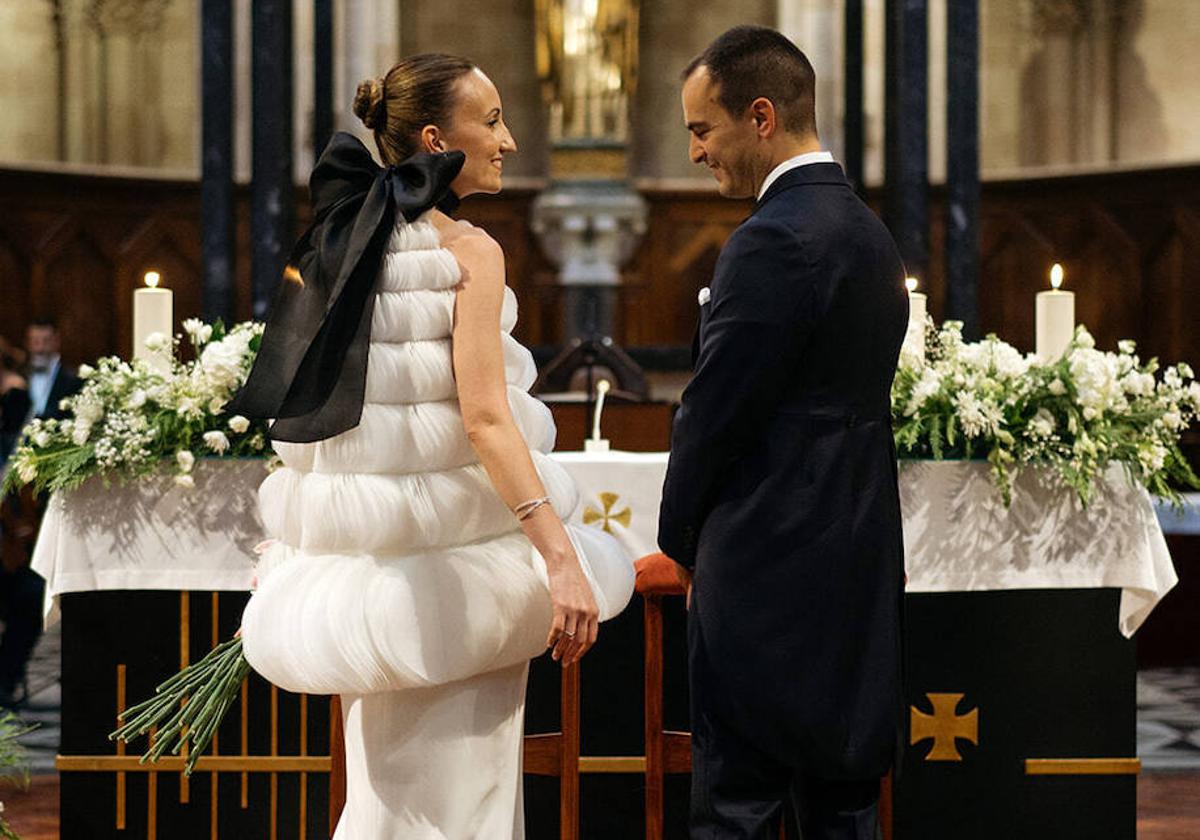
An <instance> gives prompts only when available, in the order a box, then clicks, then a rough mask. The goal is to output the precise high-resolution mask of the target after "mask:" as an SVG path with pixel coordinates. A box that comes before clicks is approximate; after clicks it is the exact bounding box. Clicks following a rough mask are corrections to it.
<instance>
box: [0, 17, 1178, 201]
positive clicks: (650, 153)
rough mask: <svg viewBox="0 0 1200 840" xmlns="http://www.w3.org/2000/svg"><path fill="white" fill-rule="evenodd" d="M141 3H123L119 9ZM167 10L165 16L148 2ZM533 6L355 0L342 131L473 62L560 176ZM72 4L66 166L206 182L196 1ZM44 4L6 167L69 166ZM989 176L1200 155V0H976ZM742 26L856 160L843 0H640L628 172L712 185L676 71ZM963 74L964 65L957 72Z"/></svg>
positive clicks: (305, 80) (940, 33)
mask: <svg viewBox="0 0 1200 840" xmlns="http://www.w3.org/2000/svg"><path fill="white" fill-rule="evenodd" d="M946 3H947V0H929V15H930V24H929V50H930V69H929V80H930V100H929V123H930V143H929V147H930V173H931V177H932V178H933V180H934V181H938V180H940V179H941V178H942V175H943V173H944V171H945V151H944V135H945V107H946V103H945V93H944V91H945V80H946V74H947V72H948V69H947V67H946V64H945V13H946ZM864 4H865V27H866V55H867V59H866V62H867V64H866V67H865V87H866V102H865V108H866V117H867V121H866V142H867V149H866V170H867V180H868V182H869V183H872V184H877V183H879V182H880V181H881V180H882V177H883V169H882V158H883V110H884V109H883V40H884V38H883V22H884V8H885V0H864ZM133 5H136V0H111V2H110V3H109V7H110V8H117V7H121V6H126V7H131V6H133ZM150 5H151V6H153V7H157V4H150ZM234 6H235V9H236V12H235V17H236V33H237V35H236V43H235V64H236V67H237V73H238V79H237V83H236V95H235V100H236V106H235V107H236V114H237V126H236V132H235V134H236V143H235V148H236V154H235V158H236V164H237V165H236V171H237V174H238V178H239V180H242V181H245V180H248V179H249V175H250V172H249V159H250V115H251V108H250V96H249V94H250V83H249V82H250V79H249V75H250V55H251V44H250V7H251V4H250V2H248V0H247V2H238V3H235V4H234ZM533 6H534V3H533V0H496V2H490V3H487V4H479V3H475V2H467V0H353V2H351V0H343V2H338V3H336V19H335V32H334V64H335V67H334V72H335V104H334V116H335V125H336V126H337V127H338V128H339V129H343V130H352V131H356V132H357V133H359V134H360V135H361V136H363V137H364V139H367V140H369V137H367V136H366V132H365V131H363V130H362V128H361V125H360V124H359V123H358V122H357V120H356V119H355V118H354V117H353V115H352V114H351V113H350V111H349V103H350V100H351V98H352V96H353V92H354V86H355V84H356V83H357V82H358V81H359V80H360V79H361V78H364V77H367V76H370V75H378V74H381V73H383V72H384V71H385V70H386V69H387V68H388V67H390V66H391V64H392V62H394V61H395V60H396V58H398V57H399V56H400V55H402V54H407V53H412V52H415V51H425V50H441V51H448V52H458V53H462V54H465V55H468V56H470V57H472V58H474V59H475V60H476V61H478V62H479V64H480V65H481V66H482V67H483V68H484V69H485V70H486V71H487V72H488V74H489V75H490V76H491V77H492V78H493V80H494V81H495V82H496V83H497V86H498V87H499V89H500V92H501V95H502V96H503V98H504V102H505V109H506V112H507V117H508V120H509V124H510V127H511V128H512V130H513V133H514V135H515V136H516V138H517V140H518V143H519V145H520V152H519V153H518V154H517V155H516V156H514V157H513V158H512V160H511V164H510V165H509V166H508V167H507V171H508V172H509V173H510V174H512V175H514V176H518V182H519V180H520V179H519V176H527V177H533V178H540V177H544V176H545V174H546V172H547V171H548V157H549V156H548V149H547V144H546V142H545V140H544V137H545V122H546V120H545V111H544V106H543V104H542V101H541V97H540V95H539V91H538V83H537V80H536V78H535V75H534V57H533V56H534V23H533ZM64 7H65V8H67V9H68V10H69V11H70V14H69V15H68V25H67V29H66V35H67V40H68V45H69V46H68V51H67V57H66V67H67V99H66V103H65V113H66V155H65V157H66V160H68V161H69V162H71V163H77V164H88V165H101V166H116V167H121V166H133V167H138V168H145V169H147V170H153V171H157V172H160V173H167V174H170V175H172V176H175V177H195V175H196V174H198V170H199V161H198V146H199V136H200V124H199V119H200V113H199V84H200V82H199V68H200V65H199V62H200V55H199V31H198V27H199V15H198V9H199V4H198V3H195V2H188V0H172V2H170V3H169V4H168V5H167V6H166V7H165V12H163V14H162V17H161V20H158V21H157V22H155V24H154V26H152V27H149V28H148V29H145V31H138V32H131V31H130V29H129V24H128V23H125V24H122V25H114V26H111V27H110V30H111V31H108V33H107V37H105V38H101V37H100V35H99V32H98V30H97V28H96V26H95V24H94V22H91V21H89V20H88V18H87V16H86V15H85V14H84V10H85V8H86V4H83V3H79V2H66V3H64ZM50 9H51V4H50V3H47V2H32V0H30V2H10V3H2V2H0V109H3V113H4V115H5V118H4V120H2V121H0V162H3V163H9V164H27V163H50V164H53V163H55V162H56V161H57V160H58V159H59V150H58V116H57V115H58V94H57V90H58V85H57V68H56V61H55V56H56V51H55V32H54V26H53V22H52V17H51V12H50ZM311 14H312V9H311V3H307V2H300V3H296V4H295V25H294V35H295V59H296V62H295V65H296V69H295V97H296V107H295V114H296V117H295V129H296V155H295V157H296V176H297V180H298V181H303V180H304V179H305V178H306V177H307V173H308V171H309V169H310V168H311V165H312V158H313V154H312V150H311V148H310V147H309V143H310V140H309V133H310V126H311V124H312V103H311V97H312V61H311V44H312V35H313V33H312V19H311ZM980 21H981V32H982V35H981V45H980V46H981V55H980V78H981V108H980V113H981V117H980V120H981V132H982V133H981V156H982V160H981V167H982V171H983V173H984V175H985V177H993V178H994V177H1013V176H1018V177H1020V176H1030V175H1039V174H1046V173H1053V172H1062V171H1080V170H1082V171H1096V170H1104V169H1108V168H1112V167H1114V166H1115V167H1121V168H1123V167H1128V166H1155V165H1162V164H1168V163H1184V162H1192V161H1197V160H1200V116H1198V115H1200V85H1196V84H1194V79H1195V78H1197V77H1200V51H1197V50H1195V49H1193V46H1194V44H1193V42H1194V40H1195V35H1194V33H1196V32H1200V2H1195V1H1194V0H980ZM737 23H763V24H768V25H776V26H779V27H780V28H781V29H782V30H783V31H785V32H786V33H787V34H788V35H789V36H791V37H792V38H793V39H794V40H796V42H797V43H798V44H799V45H800V47H801V48H802V49H804V50H805V52H806V53H807V54H808V55H809V57H810V58H811V59H812V61H813V63H814V65H815V66H816V68H817V71H818V85H819V88H818V102H817V114H818V124H819V127H820V130H821V135H822V138H823V140H824V141H825V143H826V145H827V146H828V147H829V148H831V149H832V150H833V152H834V153H835V155H839V156H840V155H841V153H842V151H843V150H842V137H841V129H840V123H841V117H842V108H843V106H842V101H841V97H842V84H841V77H842V61H843V49H842V42H841V39H842V37H843V35H842V4H841V3H840V2H837V3H835V2H830V0H694V2H692V0H652V1H651V0H643V2H642V10H641V30H642V31H641V72H640V79H639V87H638V91H637V95H636V98H635V101H634V113H633V115H632V132H633V133H632V137H633V139H632V146H631V154H630V161H631V163H630V170H631V174H633V175H634V176H636V177H638V178H641V179H649V180H651V181H655V182H659V183H660V184H661V185H669V184H673V183H678V184H680V185H687V184H691V185H697V186H699V185H709V179H708V178H707V175H706V174H705V173H703V172H701V171H699V170H698V169H696V167H694V166H693V165H692V164H691V163H690V162H689V161H688V159H687V153H686V143H687V135H686V132H685V131H684V129H683V126H682V113H681V110H680V105H679V79H678V76H679V71H680V69H681V68H682V67H683V66H684V65H685V64H686V62H687V61H688V60H689V59H690V58H691V57H692V56H694V55H695V54H697V53H698V52H699V51H700V50H702V49H703V48H704V46H705V45H706V44H707V43H708V42H709V41H710V40H711V39H712V38H713V37H715V36H716V35H717V34H719V33H720V32H721V31H722V30H724V29H725V28H726V27H728V26H732V25H734V24H737ZM949 72H953V70H952V69H951V70H950V71H949Z"/></svg>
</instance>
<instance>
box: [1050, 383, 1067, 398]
mask: <svg viewBox="0 0 1200 840" xmlns="http://www.w3.org/2000/svg"><path fill="white" fill-rule="evenodd" d="M1048 390H1049V391H1050V393H1051V394H1053V395H1054V396H1056V397H1061V396H1062V395H1063V394H1065V393H1067V386H1066V385H1064V384H1063V381H1062V380H1061V379H1055V380H1054V381H1053V382H1051V383H1050V387H1049V389H1048Z"/></svg>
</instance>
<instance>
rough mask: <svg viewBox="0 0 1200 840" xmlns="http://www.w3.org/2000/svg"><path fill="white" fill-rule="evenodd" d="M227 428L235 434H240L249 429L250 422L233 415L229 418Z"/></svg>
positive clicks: (240, 416) (238, 415)
mask: <svg viewBox="0 0 1200 840" xmlns="http://www.w3.org/2000/svg"><path fill="white" fill-rule="evenodd" d="M229 428H230V429H231V430H232V431H233V432H234V433H236V434H239V435H240V434H242V432H244V431H246V430H247V429H249V428H250V421H249V420H247V419H246V418H245V417H243V416H242V415H240V414H235V415H234V416H233V417H230V418H229Z"/></svg>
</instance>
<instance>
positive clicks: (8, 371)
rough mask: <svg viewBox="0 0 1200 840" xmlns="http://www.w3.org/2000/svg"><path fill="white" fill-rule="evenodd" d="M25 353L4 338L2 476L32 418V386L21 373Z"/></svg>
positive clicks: (0, 352)
mask: <svg viewBox="0 0 1200 840" xmlns="http://www.w3.org/2000/svg"><path fill="white" fill-rule="evenodd" d="M24 356H25V353H24V352H23V351H22V350H21V349H20V348H18V347H14V346H13V345H11V344H9V343H8V341H7V340H6V339H5V338H4V336H0V473H3V471H4V465H5V463H6V462H7V460H8V456H9V455H10V454H11V453H12V450H13V447H15V446H16V444H17V439H18V438H19V437H20V436H21V427H22V426H24V425H25V418H26V417H28V416H29V408H30V405H31V403H30V400H29V383H28V382H26V380H25V377H23V376H22V375H21V373H20V370H21V365H22V362H23V361H24Z"/></svg>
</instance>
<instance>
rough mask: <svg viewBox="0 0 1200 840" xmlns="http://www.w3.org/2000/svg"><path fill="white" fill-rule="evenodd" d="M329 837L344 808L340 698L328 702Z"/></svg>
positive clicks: (343, 744)
mask: <svg viewBox="0 0 1200 840" xmlns="http://www.w3.org/2000/svg"><path fill="white" fill-rule="evenodd" d="M329 762H330V765H331V766H330V768H329V836H330V837H332V836H333V832H334V831H335V830H336V829H337V824H338V820H339V819H341V817H342V809H343V808H345V807H346V736H345V733H344V732H343V731H342V698H341V697H339V696H338V695H336V694H335V695H333V697H331V698H330V700H329Z"/></svg>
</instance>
